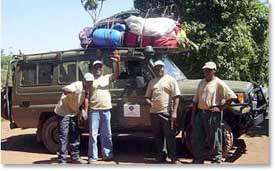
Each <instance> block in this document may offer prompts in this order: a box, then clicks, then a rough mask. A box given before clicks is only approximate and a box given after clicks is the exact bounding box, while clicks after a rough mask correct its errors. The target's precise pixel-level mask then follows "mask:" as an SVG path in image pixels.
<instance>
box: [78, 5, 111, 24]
mask: <svg viewBox="0 0 275 171" xmlns="http://www.w3.org/2000/svg"><path fill="white" fill-rule="evenodd" d="M104 1H106V0H81V4H82V6H83V8H84V9H85V11H87V12H88V14H89V15H90V16H91V18H92V21H93V24H95V23H96V22H97V19H98V16H99V15H100V12H101V10H102V7H103V2H104Z"/></svg>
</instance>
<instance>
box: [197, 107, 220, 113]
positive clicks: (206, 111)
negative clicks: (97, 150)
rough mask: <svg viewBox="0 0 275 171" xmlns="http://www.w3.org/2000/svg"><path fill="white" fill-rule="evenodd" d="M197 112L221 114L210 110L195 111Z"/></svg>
mask: <svg viewBox="0 0 275 171" xmlns="http://www.w3.org/2000/svg"><path fill="white" fill-rule="evenodd" d="M197 110H198V111H199V112H203V113H221V112H214V111H212V110H209V109H199V108H198V109H197Z"/></svg>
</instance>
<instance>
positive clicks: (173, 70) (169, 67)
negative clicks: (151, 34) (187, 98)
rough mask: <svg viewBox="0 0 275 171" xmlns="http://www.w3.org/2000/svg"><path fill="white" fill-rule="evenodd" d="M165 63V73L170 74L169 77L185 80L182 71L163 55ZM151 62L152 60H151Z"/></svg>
mask: <svg viewBox="0 0 275 171" xmlns="http://www.w3.org/2000/svg"><path fill="white" fill-rule="evenodd" d="M162 60H163V62H164V64H165V73H166V74H168V75H170V76H171V77H173V78H175V79H176V80H185V79H186V77H185V75H184V74H183V73H182V71H181V70H180V69H179V68H178V67H177V66H176V64H175V63H174V62H173V61H172V60H171V59H169V57H168V56H167V55H165V56H163V58H162ZM151 62H152V60H151Z"/></svg>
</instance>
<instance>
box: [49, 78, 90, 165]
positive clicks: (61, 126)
mask: <svg viewBox="0 0 275 171" xmlns="http://www.w3.org/2000/svg"><path fill="white" fill-rule="evenodd" d="M93 81H94V77H93V75H92V74H91V73H86V74H85V75H84V80H83V81H75V82H73V83H71V84H69V85H67V86H65V87H63V88H62V91H63V93H62V95H61V98H60V100H59V102H58V104H57V105H56V107H55V109H54V111H55V113H56V114H57V119H58V151H57V155H58V162H59V163H61V164H63V163H66V162H67V161H66V156H67V153H68V150H67V144H68V141H69V147H70V149H71V151H70V153H71V159H72V163H79V164H83V163H86V162H85V161H84V160H82V159H80V155H79V144H80V133H79V127H78V115H79V113H80V110H79V108H80V106H81V105H82V104H83V102H84V98H85V96H86V93H87V92H88V91H89V87H90V86H91V85H92V83H93ZM86 112H87V111H86Z"/></svg>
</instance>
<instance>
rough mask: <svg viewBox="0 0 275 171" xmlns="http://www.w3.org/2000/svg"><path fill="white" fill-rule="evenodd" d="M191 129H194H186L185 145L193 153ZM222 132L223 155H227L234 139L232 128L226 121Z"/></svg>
mask: <svg viewBox="0 0 275 171" xmlns="http://www.w3.org/2000/svg"><path fill="white" fill-rule="evenodd" d="M191 131H192V130H191V129H190V128H188V129H186V131H185V133H184V135H183V136H184V138H185V145H186V148H187V150H188V151H189V152H190V153H191V154H192V155H193V147H192V143H191ZM222 133H223V139H222V156H223V157H226V156H227V154H228V152H229V151H230V150H231V149H232V147H233V141H234V137H233V133H232V130H231V128H230V126H229V125H228V124H227V123H226V122H224V126H223V132H222Z"/></svg>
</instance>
